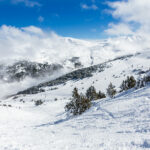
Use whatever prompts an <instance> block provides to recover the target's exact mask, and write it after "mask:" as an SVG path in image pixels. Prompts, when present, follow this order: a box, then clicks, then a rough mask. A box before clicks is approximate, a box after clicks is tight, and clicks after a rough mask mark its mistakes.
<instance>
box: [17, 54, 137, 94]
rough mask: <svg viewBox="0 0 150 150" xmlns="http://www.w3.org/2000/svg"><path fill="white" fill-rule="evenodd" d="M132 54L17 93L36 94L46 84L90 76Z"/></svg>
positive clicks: (58, 83)
mask: <svg viewBox="0 0 150 150" xmlns="http://www.w3.org/2000/svg"><path fill="white" fill-rule="evenodd" d="M132 56H134V55H126V56H123V57H118V58H115V59H113V60H109V61H107V62H104V63H101V64H98V65H94V66H90V67H87V68H82V69H78V70H75V71H73V72H71V73H68V74H66V75H63V76H61V77H59V78H57V79H55V80H52V81H49V82H45V83H41V84H39V85H37V86H33V87H31V88H29V89H27V90H24V91H21V92H18V93H17V95H19V94H36V93H40V92H44V90H43V89H42V88H44V87H46V86H49V87H50V86H56V85H60V84H65V83H66V82H67V81H70V80H82V79H84V78H88V77H91V76H92V73H95V72H103V71H104V70H105V69H106V68H110V67H111V66H110V64H109V63H111V62H113V61H116V60H123V59H128V58H130V57H132Z"/></svg>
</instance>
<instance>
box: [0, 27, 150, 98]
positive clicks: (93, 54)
mask: <svg viewBox="0 0 150 150" xmlns="http://www.w3.org/2000/svg"><path fill="white" fill-rule="evenodd" d="M149 48H150V46H149V40H148V38H144V37H141V36H124V37H118V38H110V39H105V40H81V39H74V38H69V37H61V36H58V35H57V34H55V33H54V32H50V31H43V30H41V29H40V28H37V27H34V26H30V27H24V28H16V27H12V26H5V25H4V26H1V27H0V64H1V66H3V65H4V66H14V65H15V64H16V63H19V62H21V61H28V62H33V63H37V64H38V63H41V64H48V65H52V64H54V65H56V64H59V65H61V66H62V68H61V71H60V70H58V71H57V72H55V75H53V74H51V75H50V74H49V73H48V74H49V75H48V76H45V75H41V76H40V78H38V79H36V78H33V76H25V78H23V80H19V82H18V81H13V82H12V81H11V83H4V82H3V81H2V80H1V81H0V82H1V83H0V89H1V91H3V92H2V93H3V94H2V95H3V96H5V95H7V94H8V93H9V94H14V93H16V92H17V91H18V90H14V88H13V87H15V89H20V90H24V89H26V88H29V87H31V86H33V85H37V84H38V83H41V82H43V81H48V80H51V79H54V78H56V77H58V76H61V75H63V74H65V73H68V72H71V71H73V70H77V69H80V68H84V67H89V66H91V65H96V64H99V63H103V62H105V61H108V60H110V59H114V58H116V57H118V56H123V55H128V54H136V53H138V52H140V53H142V52H145V51H148V50H149ZM17 69H18V70H17V72H19V73H20V72H21V71H20V68H19V67H18V68H17ZM4 72H6V71H3V70H2V69H1V71H0V74H1V76H3V78H9V74H3V73H4ZM21 73H22V72H21ZM52 76H53V77H52ZM20 86H21V87H20ZM5 87H7V88H6V89H7V90H6V89H5ZM11 90H12V91H11ZM6 91H7V92H6ZM14 91H15V92H14ZM5 93H7V94H5Z"/></svg>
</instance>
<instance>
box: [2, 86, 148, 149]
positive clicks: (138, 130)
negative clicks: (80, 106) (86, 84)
mask: <svg viewBox="0 0 150 150" xmlns="http://www.w3.org/2000/svg"><path fill="white" fill-rule="evenodd" d="M149 93H150V88H149V87H146V88H143V89H140V90H138V92H137V93H136V91H134V92H129V93H127V94H126V95H125V96H122V97H119V96H118V97H116V98H114V99H104V100H99V101H95V102H94V104H93V107H92V108H91V109H90V110H88V111H87V112H85V113H84V114H83V115H81V116H77V117H71V118H69V117H68V116H67V115H66V113H65V112H64V109H63V107H64V105H65V104H66V101H67V100H60V101H59V100H58V101H51V102H48V101H47V102H45V104H43V105H41V106H38V107H36V106H34V103H31V101H29V100H27V102H26V103H25V104H22V106H20V109H19V108H18V105H19V103H20V102H18V101H17V100H16V101H15V102H13V101H12V100H11V99H10V100H6V103H9V104H12V107H10V108H5V107H1V109H0V111H1V112H0V118H1V123H0V133H1V134H0V149H1V150H42V149H44V150H49V149H53V150H55V149H56V150H60V149H66V150H67V149H76V150H84V149H85V150H91V149H92V150H97V149H102V150H103V149H107V150H122V149H127V150H128V149H130V150H132V149H133V150H134V149H135V150H141V149H145V148H147V149H149V148H150V94H149ZM44 122H45V123H44Z"/></svg>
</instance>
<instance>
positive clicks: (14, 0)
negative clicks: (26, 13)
mask: <svg viewBox="0 0 150 150" xmlns="http://www.w3.org/2000/svg"><path fill="white" fill-rule="evenodd" d="M11 2H12V3H13V4H19V3H24V4H25V6H27V7H34V6H38V7H39V6H41V4H40V3H39V2H37V1H32V0H11Z"/></svg>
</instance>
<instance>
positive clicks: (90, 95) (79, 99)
mask: <svg viewBox="0 0 150 150" xmlns="http://www.w3.org/2000/svg"><path fill="white" fill-rule="evenodd" d="M105 97H106V95H105V94H104V93H102V92H101V91H99V92H98V93H97V92H96V89H95V87H94V86H91V87H89V88H88V89H87V91H86V94H85V95H83V94H82V93H81V94H79V93H78V89H77V88H74V90H73V92H72V99H71V101H70V102H69V103H67V105H66V106H65V110H66V111H67V112H69V113H70V114H73V115H80V114H82V113H83V112H85V111H86V110H87V109H89V108H90V107H91V106H92V101H93V100H97V99H101V98H105Z"/></svg>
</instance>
